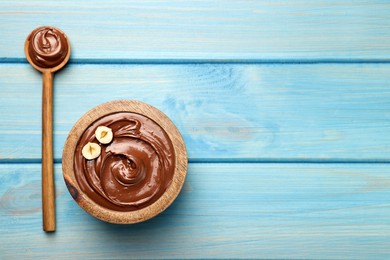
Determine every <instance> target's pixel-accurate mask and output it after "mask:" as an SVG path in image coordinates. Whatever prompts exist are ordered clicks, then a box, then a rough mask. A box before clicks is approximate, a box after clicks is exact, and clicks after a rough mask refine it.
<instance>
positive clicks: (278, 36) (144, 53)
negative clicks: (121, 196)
mask: <svg viewBox="0 0 390 260" xmlns="http://www.w3.org/2000/svg"><path fill="white" fill-rule="evenodd" d="M0 10H1V11H0V24H2V25H3V26H0V35H1V36H2V38H1V41H0V58H3V59H4V58H11V59H13V58H18V59H20V58H24V55H23V50H22V48H21V46H23V43H24V40H25V37H26V36H27V35H28V33H29V32H30V31H31V30H32V29H34V28H35V27H37V26H40V25H54V26H58V27H59V28H61V29H63V30H64V32H65V33H66V34H67V35H68V36H69V38H70V41H71V43H72V45H73V47H74V52H73V54H72V59H73V60H74V59H87V60H88V59H118V60H137V59H138V60H155V59H159V60H166V59H168V60H169V59H177V60H186V59H193V60H198V59H207V60H208V59H224V60H232V59H233V60H234V59H238V60H256V59H265V60H267V59H280V60H311V59H346V60H349V59H381V60H383V59H385V60H388V59H389V58H390V30H389V29H388V28H389V27H390V17H389V13H390V4H389V2H388V1H385V0H374V1H370V0H358V1H352V0H347V1H346V0H344V1H336V0H331V1H294V0H289V1H242V0H235V1H209V0H197V1H182V0H175V1H171V0H170V1H167V0H165V1H160V0H154V1H135V0H133V1H129V0H119V1H115V2H109V1H103V0H93V1H92V0H88V1H76V0H71V1H56V2H52V3H48V1H43V0H33V1H28V3H26V2H25V1H22V0H18V1H15V0H5V1H1V2H0Z"/></svg>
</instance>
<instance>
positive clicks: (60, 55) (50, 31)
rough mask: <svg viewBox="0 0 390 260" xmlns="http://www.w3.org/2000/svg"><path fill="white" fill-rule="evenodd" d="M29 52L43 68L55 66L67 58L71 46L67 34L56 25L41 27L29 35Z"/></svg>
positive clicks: (34, 61)
mask: <svg viewBox="0 0 390 260" xmlns="http://www.w3.org/2000/svg"><path fill="white" fill-rule="evenodd" d="M28 40H29V46H28V53H29V55H30V57H31V60H32V62H33V63H34V64H35V65H37V66H38V67H41V68H53V67H55V66H57V65H59V64H61V62H62V61H63V60H64V59H65V58H66V56H67V54H68V51H69V46H68V42H67V39H66V35H65V34H64V33H63V32H62V31H60V30H58V29H57V28H54V27H49V26H45V27H39V28H37V29H35V30H34V31H33V32H32V33H31V34H30V36H29V38H28Z"/></svg>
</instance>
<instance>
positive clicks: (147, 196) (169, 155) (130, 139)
mask: <svg viewBox="0 0 390 260" xmlns="http://www.w3.org/2000/svg"><path fill="white" fill-rule="evenodd" d="M99 126H106V127H109V128H111V129H112V131H113V135H114V137H113V140H112V141H111V142H110V143H109V144H101V143H99V142H98V141H97V139H96V137H95V130H96V129H97V127H99ZM88 142H95V143H98V144H99V145H100V146H101V154H100V156H99V157H98V158H96V159H93V160H87V159H85V158H84V157H83V156H82V153H81V150H82V148H83V146H84V145H85V144H87V143H88ZM73 168H74V172H75V175H76V180H77V182H78V184H79V186H80V189H81V190H82V191H83V192H84V193H85V194H86V195H87V196H88V197H89V198H90V199H91V200H93V201H94V202H95V203H97V204H99V205H100V206H102V207H105V208H107V209H111V210H116V211H134V210H138V209H141V208H145V207H147V206H149V205H151V204H153V203H154V202H155V201H157V200H158V199H159V198H160V197H161V196H162V194H163V193H164V192H165V190H166V189H167V188H168V187H169V185H170V184H171V182H172V179H173V174H174V169H175V152H174V148H173V144H172V142H171V140H170V138H169V136H168V135H167V133H166V132H165V131H164V130H163V129H162V128H161V127H160V126H159V125H158V124H157V123H156V122H154V121H153V120H151V119H150V118H148V117H146V116H143V115H140V114H137V113H132V112H118V113H114V114H110V115H107V116H104V117H102V118H100V119H98V120H96V121H95V122H94V123H92V124H91V125H90V126H89V127H88V128H87V129H86V130H85V131H84V133H83V134H82V136H81V137H80V139H79V141H78V143H77V145H76V150H75V154H74V165H73Z"/></svg>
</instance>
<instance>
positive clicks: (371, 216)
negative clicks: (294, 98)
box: [0, 164, 390, 259]
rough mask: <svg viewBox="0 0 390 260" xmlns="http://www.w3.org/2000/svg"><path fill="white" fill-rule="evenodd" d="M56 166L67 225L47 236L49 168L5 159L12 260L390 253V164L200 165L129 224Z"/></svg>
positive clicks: (0, 214)
mask: <svg viewBox="0 0 390 260" xmlns="http://www.w3.org/2000/svg"><path fill="white" fill-rule="evenodd" d="M55 170H56V192H57V215H58V230H57V232H56V233H55V234H53V235H47V234H44V233H43V232H42V231H41V213H40V188H39V186H40V166H39V165H38V164H23V165H17V164H2V165H0V182H1V183H7V184H8V185H7V186H5V185H1V186H0V196H1V199H0V205H1V208H0V220H1V222H0V229H1V230H6V231H7V232H1V233H0V240H1V241H2V243H1V247H2V250H1V252H2V256H3V257H4V258H5V259H8V258H9V257H12V256H13V257H15V258H19V259H25V258H33V257H36V258H39V259H41V258H50V259H69V255H70V254H72V256H73V257H75V258H85V257H86V258H88V259H107V258H110V259H111V258H115V259H118V258H119V259H123V258H156V257H158V258H160V257H164V258H172V257H176V258H184V257H190V258H213V257H215V258H222V257H230V258H237V257H256V258H270V257H277V258H294V259H296V258H300V259H302V258H305V259H307V258H310V259H313V258H321V259H322V258H324V257H326V258H347V259H352V258H353V259H364V258H365V259H372V258H381V259H387V258H389V257H390V241H389V236H390V218H389V211H390V205H389V202H388V198H389V196H390V168H389V165H388V164H376V165H372V164H336V165H335V164H327V165H321V164H191V165H190V167H189V170H188V178H187V180H186V183H185V185H184V188H183V191H182V193H181V194H180V196H179V198H178V199H177V200H176V201H175V202H174V204H173V205H172V206H171V207H170V208H168V209H167V210H166V211H165V212H164V213H163V214H162V215H160V216H158V217H156V218H154V219H152V220H150V221H148V222H145V223H142V224H139V225H130V226H118V225H112V224H107V223H104V222H101V221H99V220H96V219H94V218H93V217H91V216H90V215H88V214H87V213H85V212H84V211H83V210H82V209H81V208H79V207H78V206H77V204H76V203H75V202H74V201H73V199H72V198H71V196H70V194H69V193H68V192H67V190H66V187H65V184H64V182H63V180H62V176H61V165H56V168H55Z"/></svg>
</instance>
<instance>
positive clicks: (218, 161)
mask: <svg viewBox="0 0 390 260" xmlns="http://www.w3.org/2000/svg"><path fill="white" fill-rule="evenodd" d="M41 163H42V160H40V159H21V158H19V159H0V165H1V164H41ZM61 163H62V162H61V159H55V160H54V164H61ZM188 163H191V164H245V163H246V164H273V163H274V164H278V163H279V164H390V159H389V160H382V159H378V160H376V159H282V158H281V159H259V158H236V159H235V158H196V159H189V160H188Z"/></svg>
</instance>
